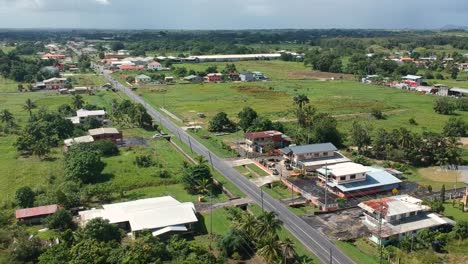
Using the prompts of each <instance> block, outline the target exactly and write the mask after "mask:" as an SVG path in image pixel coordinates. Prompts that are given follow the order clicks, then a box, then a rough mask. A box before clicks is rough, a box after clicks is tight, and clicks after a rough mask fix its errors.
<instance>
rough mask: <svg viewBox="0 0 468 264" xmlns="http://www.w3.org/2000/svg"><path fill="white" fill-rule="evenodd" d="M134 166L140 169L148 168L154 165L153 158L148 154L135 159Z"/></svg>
mask: <svg viewBox="0 0 468 264" xmlns="http://www.w3.org/2000/svg"><path fill="white" fill-rule="evenodd" d="M135 164H136V165H137V166H138V167H140V168H148V167H151V166H153V165H154V161H153V157H152V156H151V155H150V154H146V155H139V156H136V157H135Z"/></svg>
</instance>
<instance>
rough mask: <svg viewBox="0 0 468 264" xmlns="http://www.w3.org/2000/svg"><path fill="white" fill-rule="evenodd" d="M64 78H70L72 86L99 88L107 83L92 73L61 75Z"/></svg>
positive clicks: (101, 77)
mask: <svg viewBox="0 0 468 264" xmlns="http://www.w3.org/2000/svg"><path fill="white" fill-rule="evenodd" d="M63 77H64V78H68V77H69V78H71V80H72V83H73V86H76V87H80V86H88V87H89V86H94V87H100V86H102V85H104V84H106V83H107V82H108V81H107V80H106V79H105V78H104V77H103V76H102V75H98V74H94V73H84V74H70V75H68V74H63Z"/></svg>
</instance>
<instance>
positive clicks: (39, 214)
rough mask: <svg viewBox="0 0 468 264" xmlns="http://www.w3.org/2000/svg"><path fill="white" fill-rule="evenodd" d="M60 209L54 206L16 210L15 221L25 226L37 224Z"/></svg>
mask: <svg viewBox="0 0 468 264" xmlns="http://www.w3.org/2000/svg"><path fill="white" fill-rule="evenodd" d="M59 209H60V206H58V205H56V204H52V205H46V206H39V207H32V208H24V209H18V210H16V220H18V221H20V222H22V223H26V224H39V223H41V222H42V220H43V219H44V218H46V217H47V216H49V215H52V214H55V212H57V211H58V210H59Z"/></svg>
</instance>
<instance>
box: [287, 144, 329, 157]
mask: <svg viewBox="0 0 468 264" xmlns="http://www.w3.org/2000/svg"><path fill="white" fill-rule="evenodd" d="M337 150H338V149H337V148H336V147H335V145H333V144H332V143H321V144H310V145H302V146H289V147H287V148H284V149H281V151H282V152H283V153H290V152H293V153H294V154H299V155H300V154H306V153H316V152H328V151H337Z"/></svg>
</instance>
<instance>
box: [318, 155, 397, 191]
mask: <svg viewBox="0 0 468 264" xmlns="http://www.w3.org/2000/svg"><path fill="white" fill-rule="evenodd" d="M316 171H317V172H318V173H319V176H318V178H319V180H320V181H321V182H322V184H323V185H325V184H326V185H327V188H328V191H329V192H331V193H333V194H335V195H337V196H339V197H342V198H352V197H361V196H365V195H370V194H375V193H381V192H387V191H392V190H393V189H398V188H399V186H400V183H401V180H399V179H398V178H396V177H395V176H393V175H392V174H390V173H388V172H387V171H385V170H384V169H380V168H373V167H366V166H363V165H361V164H357V163H354V162H345V163H339V164H335V165H331V166H328V165H326V166H324V167H322V168H320V169H317V170H316Z"/></svg>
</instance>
